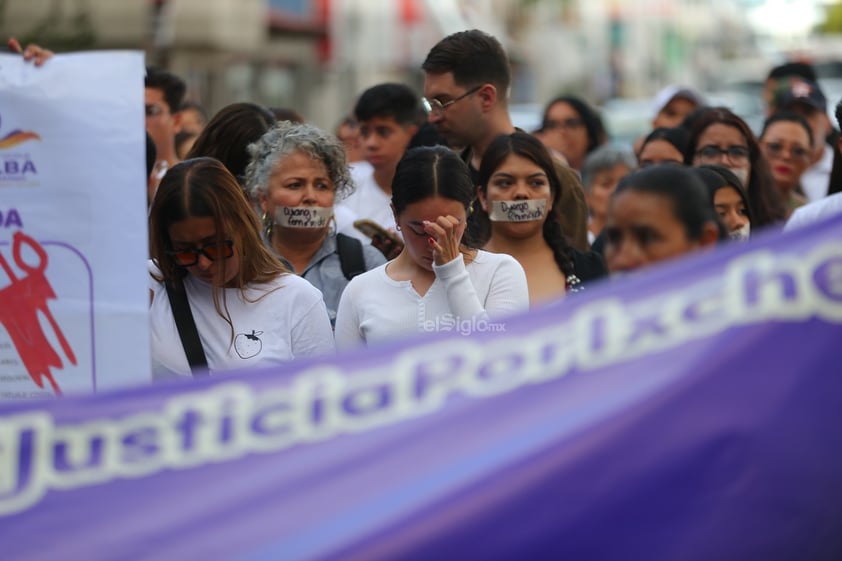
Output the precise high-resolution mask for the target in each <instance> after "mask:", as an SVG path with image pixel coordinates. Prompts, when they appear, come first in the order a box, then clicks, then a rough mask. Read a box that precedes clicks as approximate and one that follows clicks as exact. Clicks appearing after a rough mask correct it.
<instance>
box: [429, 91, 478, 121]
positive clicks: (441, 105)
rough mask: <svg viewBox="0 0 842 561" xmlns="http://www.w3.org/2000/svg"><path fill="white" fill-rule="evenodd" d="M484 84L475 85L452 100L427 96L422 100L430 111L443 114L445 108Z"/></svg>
mask: <svg viewBox="0 0 842 561" xmlns="http://www.w3.org/2000/svg"><path fill="white" fill-rule="evenodd" d="M482 86H483V84H480V85H479V86H475V87H473V88H471V89H470V90H468V91H466V92H465V93H463V94H462V95H460V96H459V97H454V98H453V99H451V100H450V101H445V102H441V101H439V100H437V99H436V98H433V99H427V98H426V97H425V98H422V101H423V102H424V107H426V108H427V111H429V112H430V113H437V114H442V113H444V110H445V109H447V108H448V107H450V106H451V105H453V104H454V103H456V102H457V101H459V100H460V99H464V98H466V97H468V96H469V95H471V94H475V93H477V92H478V91H479V90H480V88H482Z"/></svg>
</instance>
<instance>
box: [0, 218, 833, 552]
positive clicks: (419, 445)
mask: <svg viewBox="0 0 842 561" xmlns="http://www.w3.org/2000/svg"><path fill="white" fill-rule="evenodd" d="M839 240H842V220H836V221H833V222H828V223H824V224H820V225H816V226H814V227H811V228H806V229H804V230H803V231H798V232H793V233H790V234H786V235H782V236H779V235H770V236H766V237H764V238H762V239H760V240H757V241H754V242H752V243H751V244H748V245H747V246H742V247H740V246H736V245H733V246H729V247H728V248H723V249H722V250H720V251H719V252H716V253H715V254H713V253H712V254H708V255H703V256H699V257H694V258H691V259H686V260H682V261H681V262H677V263H674V264H671V265H668V266H666V267H663V268H659V269H653V270H651V271H649V272H644V273H641V274H639V275H633V276H632V277H629V278H627V279H623V280H622V281H617V282H608V283H606V284H604V285H602V286H593V287H589V289H588V291H587V292H586V293H582V294H580V295H577V296H576V297H571V298H569V299H566V300H564V301H562V302H560V303H558V304H556V305H553V306H550V307H547V308H542V309H539V310H533V311H531V312H530V313H528V314H525V315H523V316H518V317H513V318H511V319H510V320H508V321H507V322H506V323H505V325H504V327H505V329H504V330H502V331H501V330H496V329H495V330H492V329H487V330H483V329H479V328H477V329H476V331H478V333H473V334H467V333H460V332H456V333H451V334H443V333H442V334H436V335H432V336H427V337H421V338H416V339H412V340H407V341H405V342H398V343H395V344H393V345H388V346H383V347H380V348H378V349H371V350H367V351H366V350H362V351H358V352H354V353H348V354H343V355H340V356H336V357H326V358H324V359H321V360H309V361H304V362H301V363H296V364H291V365H289V366H288V367H286V368H282V369H277V370H273V371H266V372H260V373H250V374H247V375H242V376H230V377H227V376H222V377H218V378H214V379H210V380H202V381H196V382H195V383H173V384H161V385H156V386H149V387H143V388H138V389H135V390H122V391H119V392H115V393H110V394H105V395H100V396H92V397H74V398H67V399H63V400H58V401H55V402H52V403H47V404H44V403H41V404H4V405H3V406H2V409H0V411H2V422H1V423H0V543H2V544H3V551H4V554H3V557H4V558H8V559H15V560H47V559H50V560H52V559H57V558H62V559H86V560H87V559H121V560H135V559H137V560H140V559H143V560H170V559H172V560H176V559H177V560H187V559H225V560H228V559H230V560H243V561H262V560H270V559H271V560H275V559H284V560H292V559H296V560H297V559H308V560H309V559H313V560H327V559H343V560H346V559H366V560H368V559H376V560H380V559H383V560H385V559H390V560H391V559H412V560H427V559H483V560H487V559H490V560H496V559H500V560H503V559H600V560H615V559H616V560H620V559H647V560H675V559H681V560H685V559H686V560H695V559H699V560H702V559H705V560H709V559H717V560H722V559H725V560H728V559H764V560H769V559H771V560H784V559H795V558H797V559H801V558H804V559H828V560H831V559H838V558H840V552H842V452H841V451H840V450H842V428H840V426H842V424H840V422H839V421H840V415H842V414H841V413H840V411H842V377H840V373H842V367H840V360H842V350H840V349H841V348H840V344H842V244H840V243H839ZM465 331H469V330H465Z"/></svg>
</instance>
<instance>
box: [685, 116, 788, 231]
mask: <svg viewBox="0 0 842 561" xmlns="http://www.w3.org/2000/svg"><path fill="white" fill-rule="evenodd" d="M684 162H685V163H686V164H687V165H692V166H700V165H721V166H724V167H726V168H728V169H730V170H731V171H732V172H734V174H735V175H736V176H737V178H739V180H740V182H742V184H743V185H745V187H746V192H747V193H748V198H749V201H750V202H751V207H752V210H753V211H754V217H755V221H756V226H757V227H759V228H762V227H765V226H770V225H774V224H780V223H781V222H783V220H784V219H785V218H786V216H787V212H786V208H785V207H784V204H783V200H782V197H781V195H780V191H779V190H778V188H777V187H776V186H775V182H774V180H773V179H772V172H771V171H770V169H769V164H768V162H767V161H766V159H765V158H764V157H763V153H762V152H761V150H760V144H759V143H758V142H757V138H756V137H755V136H754V133H753V132H752V131H751V128H749V126H748V124H746V122H745V121H743V120H742V119H741V118H740V117H738V116H737V115H735V114H734V113H733V112H731V111H730V110H729V109H726V108H725V107H710V108H707V109H705V110H703V111H702V112H701V113H700V114H699V115H698V117H696V118H695V120H694V121H693V126H692V128H691V129H690V138H689V141H688V143H687V151H686V152H685V153H684ZM753 226H754V224H753Z"/></svg>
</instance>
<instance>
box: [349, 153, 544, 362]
mask: <svg viewBox="0 0 842 561" xmlns="http://www.w3.org/2000/svg"><path fill="white" fill-rule="evenodd" d="M474 193H475V191H474V185H473V182H472V181H471V175H470V172H469V171H468V166H467V165H466V164H465V162H463V161H462V160H461V159H460V158H459V156H458V154H456V153H455V152H453V151H452V150H450V149H449V148H446V147H444V146H431V147H419V148H412V149H410V150H408V151H407V152H406V154H404V156H403V158H401V161H400V162H399V163H398V167H397V169H396V170H395V178H394V181H393V182H392V211H393V212H394V214H395V222H396V224H397V226H398V229H399V230H401V231H402V232H403V237H404V242H405V245H404V248H403V250H402V251H401V253H400V254H399V255H398V256H397V257H396V258H395V259H393V260H392V261H389V262H388V263H386V264H385V265H381V266H380V267H377V268H376V269H372V270H371V271H368V272H366V273H363V274H361V275H359V276H357V277H354V278H353V279H352V280H351V282H350V283H348V286H347V287H346V288H345V291H344V292H343V293H342V298H341V300H340V301H339V311H338V313H337V316H336V345H337V346H338V347H354V346H359V345H369V346H371V345H372V344H374V343H380V342H384V341H387V340H390V339H395V338H397V337H400V336H403V335H408V334H412V333H422V332H433V331H456V330H458V332H459V333H461V334H463V335H466V334H468V333H469V332H474V331H488V330H491V329H494V327H493V324H492V323H491V322H495V321H497V320H498V318H500V317H502V316H505V315H507V314H510V313H513V312H516V311H521V310H526V309H527V308H529V293H528V288H527V284H526V275H525V274H524V272H523V268H522V267H521V266H520V265H519V264H518V262H517V261H515V260H514V258H512V257H511V256H510V255H504V254H494V253H488V252H486V251H481V250H477V249H474V247H475V246H474V245H473V243H472V241H471V240H468V239H464V234H465V226H466V221H467V218H468V215H469V214H470V213H471V211H472V207H471V205H472V201H473V199H474Z"/></svg>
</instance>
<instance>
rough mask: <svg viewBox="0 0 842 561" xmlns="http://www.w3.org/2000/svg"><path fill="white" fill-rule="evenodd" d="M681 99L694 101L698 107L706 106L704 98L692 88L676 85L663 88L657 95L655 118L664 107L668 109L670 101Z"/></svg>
mask: <svg viewBox="0 0 842 561" xmlns="http://www.w3.org/2000/svg"><path fill="white" fill-rule="evenodd" d="M677 97H680V98H682V99H687V100H690V101H692V102H693V103H695V104H696V106H697V107H701V106H702V105H704V104H705V100H704V98H703V97H702V96H701V95H699V94H698V93H697V92H696V91H695V90H693V89H691V88H687V87H684V86H678V85H675V84H671V85H669V86H666V87H665V88H662V89H661V91H659V92H658V93H657V94H655V103H654V109H655V111H654V112H653V116H656V117H657V115H658V113H660V112H661V111H662V110H663V108H664V107H666V106H667V105H668V104H669V102H670V101H672V100H673V99H675V98H677Z"/></svg>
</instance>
